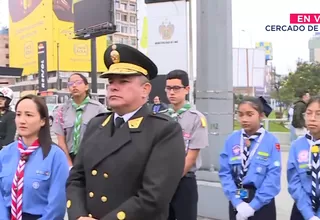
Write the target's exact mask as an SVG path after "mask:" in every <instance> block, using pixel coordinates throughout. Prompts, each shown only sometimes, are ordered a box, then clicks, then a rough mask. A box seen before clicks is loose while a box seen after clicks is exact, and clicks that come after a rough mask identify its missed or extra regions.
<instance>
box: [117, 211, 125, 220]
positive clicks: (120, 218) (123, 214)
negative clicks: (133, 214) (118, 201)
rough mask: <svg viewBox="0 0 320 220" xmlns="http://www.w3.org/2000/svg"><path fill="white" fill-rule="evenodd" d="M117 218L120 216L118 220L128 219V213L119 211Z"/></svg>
mask: <svg viewBox="0 0 320 220" xmlns="http://www.w3.org/2000/svg"><path fill="white" fill-rule="evenodd" d="M117 218H118V220H124V219H126V213H124V212H122V211H121V212H118V214H117Z"/></svg>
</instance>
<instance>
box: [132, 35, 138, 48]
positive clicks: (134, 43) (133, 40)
mask: <svg viewBox="0 0 320 220" xmlns="http://www.w3.org/2000/svg"><path fill="white" fill-rule="evenodd" d="M131 45H132V46H137V38H135V37H132V38H131Z"/></svg>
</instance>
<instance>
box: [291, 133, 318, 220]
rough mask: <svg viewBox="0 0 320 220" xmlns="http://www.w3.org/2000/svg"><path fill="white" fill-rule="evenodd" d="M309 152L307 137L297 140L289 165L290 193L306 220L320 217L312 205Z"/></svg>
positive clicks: (292, 145) (292, 148) (293, 146)
mask: <svg viewBox="0 0 320 220" xmlns="http://www.w3.org/2000/svg"><path fill="white" fill-rule="evenodd" d="M309 150H310V145H309V143H308V141H307V138H306V137H305V136H303V137H301V138H298V139H297V140H295V141H294V142H293V143H292V144H291V148H290V152H289V157H288V165H287V179H288V191H289V194H290V195H291V197H292V198H293V200H294V201H295V203H296V206H297V208H298V209H299V211H300V212H301V214H302V216H303V217H304V219H310V218H311V217H313V216H318V217H320V209H318V212H317V213H314V212H313V210H312V204H311V175H310V174H308V173H307V171H309V166H308V163H309V153H310V151H309Z"/></svg>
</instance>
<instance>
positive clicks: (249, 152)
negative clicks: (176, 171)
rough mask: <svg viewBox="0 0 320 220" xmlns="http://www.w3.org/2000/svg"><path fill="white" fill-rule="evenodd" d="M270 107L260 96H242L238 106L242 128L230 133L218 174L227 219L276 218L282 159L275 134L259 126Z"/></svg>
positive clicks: (267, 114) (268, 219) (255, 219)
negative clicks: (224, 200)
mask: <svg viewBox="0 0 320 220" xmlns="http://www.w3.org/2000/svg"><path fill="white" fill-rule="evenodd" d="M271 111H272V109H271V107H270V106H269V105H268V104H267V102H266V100H265V99H264V98H263V97H260V98H255V97H245V98H244V99H243V100H242V101H241V103H240V104H239V107H238V119H239V121H240V124H241V126H242V129H241V130H239V131H236V132H234V133H232V134H231V135H230V136H229V137H228V139H227V140H226V142H225V147H224V149H223V151H222V153H221V154H220V166H221V167H220V171H219V176H220V180H221V184H222V188H223V190H224V193H225V195H226V197H227V198H228V200H229V201H230V202H229V217H230V220H235V219H237V220H246V219H250V220H275V219H276V207H275V201H274V198H275V196H276V195H277V194H278V193H279V192H280V188H281V184H280V179H281V162H280V159H281V157H280V145H279V141H278V140H277V138H276V137H275V136H274V135H273V134H271V133H269V132H268V131H266V130H265V129H264V128H263V127H261V126H260V122H261V119H262V118H263V117H264V116H266V117H268V116H269V114H270V113H271Z"/></svg>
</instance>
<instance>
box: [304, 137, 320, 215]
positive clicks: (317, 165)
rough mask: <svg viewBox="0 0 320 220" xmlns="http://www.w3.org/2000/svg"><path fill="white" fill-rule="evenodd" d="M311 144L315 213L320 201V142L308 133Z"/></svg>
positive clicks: (310, 162)
mask: <svg viewBox="0 0 320 220" xmlns="http://www.w3.org/2000/svg"><path fill="white" fill-rule="evenodd" d="M305 137H306V138H307V141H308V143H309V146H310V149H309V164H308V165H309V169H310V171H311V203H312V208H313V211H314V212H317V210H318V208H319V205H320V201H319V199H320V198H319V194H318V189H320V188H319V187H320V182H319V181H320V160H319V159H320V158H319V146H320V140H317V141H315V140H314V139H313V137H312V136H311V135H310V134H309V133H308V134H306V135H305Z"/></svg>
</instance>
